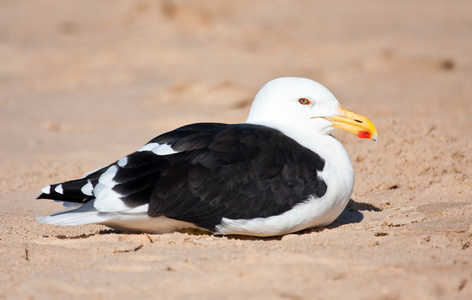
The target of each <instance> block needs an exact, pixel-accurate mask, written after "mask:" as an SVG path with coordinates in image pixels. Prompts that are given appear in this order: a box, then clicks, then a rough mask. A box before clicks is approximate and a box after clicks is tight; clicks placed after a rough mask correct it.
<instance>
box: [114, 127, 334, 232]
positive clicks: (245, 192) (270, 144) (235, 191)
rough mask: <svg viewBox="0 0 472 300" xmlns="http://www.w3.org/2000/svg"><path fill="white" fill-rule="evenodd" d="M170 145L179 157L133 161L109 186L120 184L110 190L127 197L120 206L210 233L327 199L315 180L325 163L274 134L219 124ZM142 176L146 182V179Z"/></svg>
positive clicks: (143, 155)
mask: <svg viewBox="0 0 472 300" xmlns="http://www.w3.org/2000/svg"><path fill="white" fill-rule="evenodd" d="M191 126H196V127H199V126H202V125H201V124H196V125H191ZM206 126H208V125H205V126H204V127H206ZM187 129H189V127H188V128H187ZM173 134H175V133H173ZM169 136H170V134H169ZM171 140H172V139H171ZM171 140H165V141H167V142H169V143H170V144H171V146H172V148H173V149H174V150H175V151H177V152H178V153H176V154H172V155H167V156H158V155H155V154H153V153H152V152H148V153H134V154H132V155H130V156H129V157H128V162H129V163H130V164H129V165H127V166H125V168H124V169H120V170H119V171H118V172H117V174H116V177H115V178H114V180H115V181H116V182H118V183H119V184H118V185H117V186H115V188H114V190H115V191H117V192H119V193H123V194H127V195H129V196H126V197H124V198H123V200H124V201H125V202H126V204H127V205H129V206H136V205H139V204H142V203H143V202H141V201H149V204H150V205H149V211H148V213H149V215H150V216H152V217H158V216H162V215H163V216H166V217H169V218H174V219H178V220H182V221H186V222H190V223H194V224H196V225H197V226H200V227H203V228H206V229H209V230H214V229H215V226H216V225H218V224H220V223H221V219H222V218H223V217H225V218H229V219H252V218H256V217H269V216H273V215H278V214H281V213H283V212H285V211H287V210H289V209H290V208H292V207H293V206H294V205H296V204H297V203H300V202H303V201H305V200H307V198H308V197H309V196H310V195H315V196H317V197H321V196H323V195H324V194H325V192H326V188H327V187H326V184H325V183H324V182H323V181H322V180H320V179H319V178H318V174H317V172H318V171H321V170H322V169H323V167H324V161H323V160H322V159H321V158H320V157H319V156H318V155H317V154H315V153H313V152H312V151H310V150H309V149H306V148H304V147H302V146H301V145H300V144H298V143H297V142H295V141H294V140H292V139H291V138H289V137H287V136H285V135H284V134H282V133H281V132H279V131H277V130H274V129H271V128H268V127H264V126H257V125H249V124H238V125H224V124H219V125H218V126H215V127H212V128H209V127H208V129H204V130H202V131H198V130H197V131H195V132H192V133H191V134H188V135H183V136H181V137H180V138H179V139H176V140H173V141H171ZM155 142H159V138H158V139H156V141H155ZM161 142H162V140H161ZM128 166H129V168H127V167H128ZM147 168H149V169H148V170H152V174H148V175H145V176H146V179H144V175H142V174H146V171H145V170H146V169H147ZM136 187H137V188H136ZM131 191H133V192H131Z"/></svg>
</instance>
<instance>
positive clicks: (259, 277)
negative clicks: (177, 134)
mask: <svg viewBox="0 0 472 300" xmlns="http://www.w3.org/2000/svg"><path fill="white" fill-rule="evenodd" d="M471 22H472V2H470V1H460V0H453V1H426V0H414V1H374V0H355V1H349V2H346V1H269V0H264V1H244V0H242V1H216V0H214V1H144V0H142V1H124V0H119V1H113V2H111V1H59V0H54V1H52V0H46V1H37V2H35V1H33V2H31V1H30V2H26V1H12V0H9V1H2V3H1V4H0V137H1V141H0V299H292V300H296V299H385V300H387V299H472V245H471V243H472V226H471V223H472V186H471V185H472V184H471V179H472V130H471V128H472V108H471V107H472V106H471V100H472V56H471V53H472V39H471V37H472V26H471V24H472V23H471ZM285 76H298V77H307V78H311V79H313V80H316V81H318V82H320V83H321V84H323V85H325V86H326V87H327V88H328V89H329V90H330V91H331V92H332V93H333V94H334V95H335V96H336V97H337V99H338V100H339V101H340V103H341V104H342V105H343V106H344V107H345V108H347V109H349V110H353V111H355V112H357V113H360V114H363V115H365V116H367V117H368V118H370V119H371V120H372V121H373V122H374V124H376V126H377V129H378V132H379V140H378V141H377V142H372V141H369V140H361V139H358V138H357V137H355V136H353V135H351V134H348V133H345V132H341V131H335V132H334V135H335V136H336V137H337V138H338V139H339V140H340V141H341V142H342V143H343V144H344V146H345V148H346V149H347V151H348V153H349V155H350V157H351V160H352V163H353V166H354V171H355V176H356V179H355V188H354V192H353V194H352V197H351V202H350V203H349V205H348V207H347V208H346V210H345V211H344V212H343V214H342V215H341V216H340V217H339V218H338V219H337V220H336V221H335V222H334V223H333V224H331V225H330V226H328V227H326V228H318V229H311V230H306V231H304V232H301V233H296V234H290V235H286V236H283V237H277V238H250V237H217V236H212V235H207V234H198V233H196V232H178V233H172V234H162V235H146V234H122V233H118V232H116V231H113V230H110V229H108V228H106V227H104V226H96V225H89V226H76V227H56V226H51V225H43V224H40V223H38V222H37V221H35V217H37V216H45V215H48V214H52V213H54V212H57V211H60V210H61V209H63V208H62V206H61V205H60V204H59V203H54V202H53V201H47V200H35V197H36V196H37V195H38V194H39V193H40V190H41V188H42V187H43V186H45V185H48V184H51V183H57V182H62V181H66V180H69V179H73V178H76V177H79V176H82V175H83V174H84V173H86V172H88V171H91V170H94V169H97V168H99V167H101V166H104V165H107V164H108V163H111V162H113V161H115V160H117V159H119V158H121V157H122V156H124V155H126V154H129V153H131V152H133V151H135V150H136V149H138V148H139V147H141V146H142V145H144V144H145V143H146V142H147V141H148V140H150V139H152V138H153V137H154V136H157V135H158V134H160V133H163V132H166V131H168V130H171V129H174V128H176V127H177V126H180V125H183V124H188V123H191V122H210V121H211V122H226V123H237V122H244V121H245V120H246V117H247V114H248V111H249V107H250V104H251V102H252V99H253V98H254V96H255V93H256V92H257V91H258V90H259V88H261V87H262V86H263V85H264V84H265V83H266V82H267V81H269V80H271V79H273V78H277V77H285Z"/></svg>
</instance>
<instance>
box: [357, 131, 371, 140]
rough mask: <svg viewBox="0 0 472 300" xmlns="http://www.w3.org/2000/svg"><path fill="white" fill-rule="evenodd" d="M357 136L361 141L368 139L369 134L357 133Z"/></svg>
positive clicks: (365, 132) (364, 132)
mask: <svg viewBox="0 0 472 300" xmlns="http://www.w3.org/2000/svg"><path fill="white" fill-rule="evenodd" d="M357 136H358V137H360V138H361V139H370V133H369V132H367V131H359V132H358V133H357Z"/></svg>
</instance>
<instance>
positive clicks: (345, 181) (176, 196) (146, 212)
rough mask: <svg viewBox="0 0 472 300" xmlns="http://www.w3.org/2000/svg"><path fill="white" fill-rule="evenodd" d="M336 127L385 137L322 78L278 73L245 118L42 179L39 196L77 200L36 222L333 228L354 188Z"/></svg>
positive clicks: (228, 229) (251, 230)
mask: <svg viewBox="0 0 472 300" xmlns="http://www.w3.org/2000/svg"><path fill="white" fill-rule="evenodd" d="M334 128H340V129H343V130H346V131H348V132H351V133H353V134H355V135H357V136H358V137H359V138H366V139H372V140H376V139H377V130H376V128H375V126H374V124H373V123H372V122H371V121H370V120H369V119H368V118H366V117H364V116H362V115H359V114H356V113H354V112H351V111H349V110H347V109H345V108H343V107H341V105H340V104H339V102H338V100H337V99H336V98H335V97H334V96H333V94H332V93H331V92H330V91H329V90H328V89H326V88H325V87H324V86H323V85H321V84H319V83H317V82H315V81H313V80H310V79H306V78H297V77H283V78H277V79H274V80H272V81H270V82H268V83H267V84H266V85H264V86H263V87H262V89H261V90H260V91H259V92H258V93H257V95H256V97H255V98H254V102H253V104H252V106H251V109H250V112H249V116H248V119H247V121H246V122H245V123H240V124H224V123H196V124H189V125H185V126H182V127H180V128H177V129H175V130H173V131H170V132H167V133H164V134H161V135H159V136H157V137H156V138H154V139H152V140H150V141H149V142H148V143H147V144H145V145H144V146H143V147H141V148H140V149H138V150H137V151H136V152H134V153H131V154H129V155H127V156H125V157H123V158H121V159H120V160H118V161H116V162H114V163H112V164H110V165H108V166H105V167H103V168H100V169H97V170H95V171H92V172H90V173H87V174H85V175H84V176H83V177H82V178H79V179H75V180H71V181H66V182H63V183H59V184H53V185H48V186H46V187H44V188H43V189H42V193H41V194H40V195H39V196H38V199H52V200H56V201H62V202H64V205H65V206H70V204H72V205H76V206H79V207H78V208H75V209H73V210H68V211H64V212H60V213H56V214H53V215H51V216H46V217H40V218H37V220H38V221H39V222H41V223H44V224H52V225H84V224H101V225H106V226H108V227H110V228H113V229H115V230H118V231H121V232H130V233H168V232H173V231H177V230H185V229H189V228H197V229H199V230H204V231H209V232H211V233H213V234H215V235H249V236H258V237H268V236H280V235H285V234H289V233H293V232H297V231H300V230H303V229H307V228H312V227H322V226H327V225H329V224H330V223H332V222H333V221H334V220H335V219H336V218H337V217H338V216H339V215H340V214H341V213H342V211H343V210H344V209H345V207H346V205H347V203H348V202H349V199H350V196H351V193H352V190H353V186H354V172H353V167H352V164H351V161H350V159H349V156H348V154H347V152H346V150H345V149H344V147H343V146H342V144H341V143H340V142H339V141H338V140H337V139H336V138H334V137H333V136H332V135H331V132H332V131H333V129H334Z"/></svg>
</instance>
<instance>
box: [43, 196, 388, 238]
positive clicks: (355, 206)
mask: <svg viewBox="0 0 472 300" xmlns="http://www.w3.org/2000/svg"><path fill="white" fill-rule="evenodd" d="M362 211H375V212H379V211H382V209H380V208H379V207H377V206H375V205H372V204H369V203H362V202H356V201H354V200H352V199H350V200H349V203H348V204H347V206H346V208H345V209H344V211H343V212H342V213H341V215H340V216H339V217H338V218H337V219H336V220H335V221H334V222H333V223H331V224H329V225H328V226H325V227H318V228H308V229H304V230H301V231H299V232H296V233H294V234H298V235H305V234H310V233H312V232H320V231H323V230H327V229H334V228H337V227H341V226H343V225H347V224H353V223H360V222H361V221H362V220H363V219H364V215H363V214H362ZM178 232H180V233H186V234H188V235H213V234H212V233H211V232H209V231H204V230H199V229H192V228H190V229H182V230H178ZM97 234H98V235H105V234H133V233H127V232H120V231H117V230H114V229H104V230H100V231H98V232H96V233H90V234H81V235H78V236H65V235H58V236H56V238H59V239H85V238H89V237H91V236H94V235H97ZM45 237H47V236H45ZM218 237H221V238H227V239H230V240H245V241H274V240H281V239H282V238H283V235H282V236H271V237H257V236H248V235H225V236H222V235H221V236H220V235H219V236H218Z"/></svg>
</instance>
